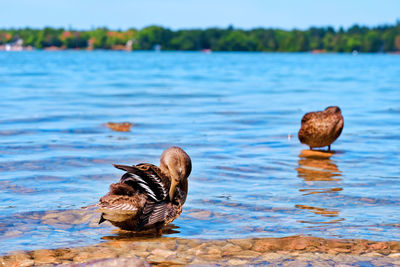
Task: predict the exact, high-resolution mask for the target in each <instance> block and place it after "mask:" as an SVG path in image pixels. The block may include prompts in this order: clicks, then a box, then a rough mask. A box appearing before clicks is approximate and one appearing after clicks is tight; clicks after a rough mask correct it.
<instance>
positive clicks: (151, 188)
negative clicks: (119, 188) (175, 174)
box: [114, 163, 170, 203]
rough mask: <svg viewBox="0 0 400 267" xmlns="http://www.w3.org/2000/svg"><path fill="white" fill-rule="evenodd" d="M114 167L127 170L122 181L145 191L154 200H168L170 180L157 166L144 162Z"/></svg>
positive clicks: (115, 165)
mask: <svg viewBox="0 0 400 267" xmlns="http://www.w3.org/2000/svg"><path fill="white" fill-rule="evenodd" d="M114 167H115V168H118V169H120V170H124V171H126V173H125V174H124V175H123V176H122V177H121V180H120V182H122V183H125V184H128V185H130V186H131V187H133V188H134V189H136V190H139V191H140V192H143V193H145V194H146V195H147V196H148V197H149V198H150V199H151V200H152V201H153V202H156V203H157V202H162V201H164V200H166V198H167V196H168V191H169V187H170V181H169V180H168V178H166V177H165V176H164V175H163V174H162V172H161V170H160V169H159V168H158V167H157V166H155V165H152V164H147V163H142V164H138V165H135V166H126V165H118V164H114Z"/></svg>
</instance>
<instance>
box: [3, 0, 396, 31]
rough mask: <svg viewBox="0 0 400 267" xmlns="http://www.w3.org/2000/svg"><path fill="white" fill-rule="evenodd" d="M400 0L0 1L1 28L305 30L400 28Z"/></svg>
mask: <svg viewBox="0 0 400 267" xmlns="http://www.w3.org/2000/svg"><path fill="white" fill-rule="evenodd" d="M397 20H400V0H363V1H362V0H331V1H326V0H319V1H311V0H241V1H239V0H202V1H194V0H143V1H136V0H114V1H111V0H9V1H7V0H0V28H10V27H18V28H19V27H25V26H30V27H36V28H37V27H39V28H41V27H44V26H53V27H64V28H70V27H72V28H74V29H91V28H94V27H98V26H106V27H108V28H111V29H122V30H125V29H127V28H130V27H134V28H139V29H140V28H143V27H145V26H149V25H162V26H165V27H169V28H172V29H184V28H207V27H213V26H217V27H227V26H228V25H233V26H234V27H237V28H244V29H249V28H255V27H259V26H261V27H266V28H270V27H271V28H283V29H293V28H298V29H305V28H308V27H310V26H327V25H331V26H334V27H335V28H338V27H340V26H343V27H345V28H347V27H349V26H351V25H353V24H355V23H358V24H362V25H367V26H375V25H381V24H394V23H396V21H397Z"/></svg>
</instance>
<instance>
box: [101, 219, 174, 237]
mask: <svg viewBox="0 0 400 267" xmlns="http://www.w3.org/2000/svg"><path fill="white" fill-rule="evenodd" d="M111 232H112V234H113V235H106V236H103V237H102V238H101V239H104V240H120V241H122V240H123V241H133V240H142V239H149V238H150V239H154V229H150V230H147V231H141V232H135V231H126V230H121V229H114V230H112V231H111ZM177 233H180V231H179V226H177V225H175V224H173V223H170V224H168V225H166V226H165V227H164V228H163V235H165V236H168V235H171V234H177Z"/></svg>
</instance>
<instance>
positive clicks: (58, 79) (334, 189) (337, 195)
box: [0, 51, 400, 254]
mask: <svg viewBox="0 0 400 267" xmlns="http://www.w3.org/2000/svg"><path fill="white" fill-rule="evenodd" d="M0 62H1V64H0V90H1V92H2V97H1V100H0V108H1V113H0V137H1V138H0V140H1V141H0V171H1V178H0V236H1V237H0V247H1V248H2V249H1V251H0V253H3V254H4V253H7V252H9V251H14V250H28V249H40V248H57V247H65V246H81V245H87V244H96V243H99V242H102V240H104V237H105V236H110V235H111V236H116V235H118V233H116V231H115V228H114V227H112V226H110V225H107V224H102V225H100V226H98V225H97V223H93V221H96V220H98V217H99V214H97V213H92V212H89V214H88V212H87V211H85V212H84V211H82V210H81V209H80V208H81V207H83V206H87V205H91V204H94V203H96V202H97V201H98V199H99V198H100V197H101V196H102V195H104V194H105V193H106V192H107V190H108V186H109V185H110V184H111V183H113V182H116V181H118V179H119V178H120V176H121V175H122V174H123V173H122V172H121V171H120V170H117V169H115V168H114V167H113V166H112V163H120V164H137V163H141V162H149V163H153V164H157V165H158V163H159V157H160V155H161V153H162V151H163V150H164V149H165V148H167V147H169V146H171V145H178V146H181V147H182V148H183V149H184V150H185V151H186V152H187V153H188V154H189V155H190V156H191V158H192V163H193V171H192V174H191V176H190V178H189V195H188V199H187V202H186V204H185V206H184V211H183V213H182V215H181V216H180V217H179V218H178V219H177V220H175V221H174V222H173V224H174V230H173V231H171V233H170V234H167V235H166V236H169V237H183V238H204V239H225V238H246V237H283V236H290V235H299V234H301V235H312V236H316V237H324V238H363V239H369V240H395V241H400V212H399V206H400V182H399V180H400V168H399V163H400V135H399V133H400V56H399V55H388V54H358V55H356V56H355V55H351V54H318V55H316V54H309V53H299V54H286V53H208V54H206V53H200V52H161V53H157V52H131V53H127V52H112V51H93V52H79V51H61V52H44V51H34V52H16V53H7V52H0ZM330 105H338V106H340V108H341V109H342V114H343V116H344V129H343V132H342V135H341V136H340V137H339V139H338V140H337V141H336V142H335V143H333V145H332V149H333V150H334V151H335V152H336V153H335V154H334V155H332V156H331V157H330V158H325V159H319V158H308V157H303V156H300V155H301V151H302V150H305V149H308V147H307V146H305V145H302V144H300V142H299V141H298V138H297V132H298V130H299V128H300V121H301V118H302V116H303V115H304V114H305V113H306V112H309V111H316V110H322V109H325V107H327V106H330ZM123 121H128V122H131V123H134V125H133V127H132V128H131V131H130V132H115V131H112V130H110V129H109V128H107V127H105V126H104V124H105V123H107V122H123ZM52 214H63V216H58V217H57V216H53V215H52ZM71 214H72V215H73V216H72V215H71ZM64 215H65V216H64ZM81 215H82V216H85V217H84V218H83V217H82V216H81ZM56 217H57V218H59V219H58V221H57V220H53V219H52V218H56ZM80 217H82V218H83V219H82V220H81V221H79V219H80ZM71 218H74V219H75V220H78V222H75V223H72V219H71Z"/></svg>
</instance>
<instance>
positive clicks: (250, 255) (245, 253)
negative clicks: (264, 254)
mask: <svg viewBox="0 0 400 267" xmlns="http://www.w3.org/2000/svg"><path fill="white" fill-rule="evenodd" d="M234 256H235V257H238V258H249V259H252V258H257V257H259V256H261V253H259V252H256V251H252V250H242V251H239V252H237V253H235V254H234Z"/></svg>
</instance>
